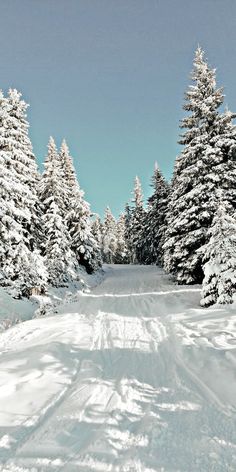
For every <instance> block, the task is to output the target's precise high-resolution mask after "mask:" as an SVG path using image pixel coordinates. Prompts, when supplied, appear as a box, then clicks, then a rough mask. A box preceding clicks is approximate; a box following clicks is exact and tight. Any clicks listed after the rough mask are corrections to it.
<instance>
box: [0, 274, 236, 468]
mask: <svg viewBox="0 0 236 472" xmlns="http://www.w3.org/2000/svg"><path fill="white" fill-rule="evenodd" d="M105 271H106V273H105V277H104V279H103V281H102V283H101V284H100V285H98V286H97V287H95V288H93V289H92V290H91V291H90V292H89V291H87V292H79V293H78V294H77V295H76V296H74V300H73V301H71V303H66V304H65V305H64V306H63V305H61V306H59V308H58V310H57V313H56V314H55V315H54V316H50V317H45V318H41V319H35V320H32V321H27V322H25V323H22V324H19V325H17V326H15V327H13V328H11V329H9V330H7V331H5V332H4V333H2V334H1V335H0V343H1V349H2V352H1V356H0V464H1V465H0V470H1V471H10V472H29V471H30V472H40V471H42V472H50V471H54V472H55V471H57V472H58V471H64V472H80V471H81V472H93V471H100V472H106V471H109V472H160V471H162V472H163V471H168V472H176V471H181V472H195V471H196V472H211V471H212V472H213V471H214V472H226V471H227V472H228V471H232V472H233V471H235V470H236V421H235V418H236V416H235V412H236V378H235V372H236V336H235V334H236V315H235V311H236V310H235V305H234V306H231V307H227V308H216V307H214V308H213V309H208V310H202V309H200V308H199V299H200V288H199V287H197V286H192V287H185V286H179V287H178V286H175V285H174V284H173V283H172V282H171V281H170V280H169V279H168V277H167V276H166V275H164V274H163V272H162V271H161V270H160V269H158V268H156V267H145V266H110V267H107V266H106V267H105Z"/></svg>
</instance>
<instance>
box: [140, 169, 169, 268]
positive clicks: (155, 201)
mask: <svg viewBox="0 0 236 472" xmlns="http://www.w3.org/2000/svg"><path fill="white" fill-rule="evenodd" d="M151 186H152V187H153V189H154V192H153V194H152V196H151V197H150V198H149V200H148V210H147V216H146V219H145V232H144V238H145V240H146V242H145V246H146V247H147V251H146V255H147V259H146V261H145V262H146V264H160V265H163V252H164V250H163V245H164V242H165V231H166V212H167V203H168V194H169V186H168V184H167V182H166V181H165V179H164V177H163V175H162V173H161V171H160V169H159V167H158V165H157V164H155V169H154V174H153V177H152V182H151Z"/></svg>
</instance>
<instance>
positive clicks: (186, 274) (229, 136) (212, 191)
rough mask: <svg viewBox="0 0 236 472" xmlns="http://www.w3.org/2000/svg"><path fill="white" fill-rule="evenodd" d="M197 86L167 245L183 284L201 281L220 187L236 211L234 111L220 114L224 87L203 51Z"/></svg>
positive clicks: (169, 263)
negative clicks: (205, 245)
mask: <svg viewBox="0 0 236 472" xmlns="http://www.w3.org/2000/svg"><path fill="white" fill-rule="evenodd" d="M192 79H193V81H194V85H191V86H190V87H189V90H188V91H187V93H186V104H185V105H184V109H185V110H186V111H188V112H190V115H189V116H187V117H186V118H184V120H183V121H182V125H181V127H182V128H186V131H185V133H184V134H183V136H182V138H181V141H180V143H181V144H183V145H184V146H185V147H184V149H183V151H182V153H181V154H180V156H179V157H178V158H177V160H176V163H175V169H174V176H173V180H172V187H171V198H170V202H169V205H168V211H167V223H168V228H167V232H166V242H165V245H164V249H165V254H164V266H165V269H166V270H167V271H168V272H170V273H172V274H174V276H175V278H176V280H177V282H178V283H187V284H189V283H200V282H201V281H202V278H203V271H202V255H201V251H198V249H199V248H200V247H202V246H203V245H204V244H206V242H207V241H208V240H209V236H208V229H209V228H210V226H211V223H212V219H213V216H214V214H215V211H216V209H217V206H218V199H217V196H216V189H217V188H222V189H223V190H224V193H225V197H226V199H227V200H228V201H229V202H230V203H231V204H232V205H233V206H234V207H235V206H236V201H235V198H236V197H235V195H236V192H235V190H236V179H235V176H236V174H235V161H234V160H233V156H234V155H235V149H236V148H235V144H236V139H235V136H236V134H235V126H233V124H232V118H233V115H232V114H231V113H230V112H225V113H223V114H220V113H219V110H218V109H219V107H220V105H221V104H222V103H223V95H222V89H221V88H220V89H217V88H216V82H215V70H211V69H210V68H209V66H208V64H207V62H206V61H205V60H204V53H203V51H202V50H201V49H200V48H198V49H197V51H196V55H195V60H194V70H193V73H192Z"/></svg>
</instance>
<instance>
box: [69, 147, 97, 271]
mask: <svg viewBox="0 0 236 472" xmlns="http://www.w3.org/2000/svg"><path fill="white" fill-rule="evenodd" d="M60 162H61V166H62V173H63V182H64V187H65V189H66V190H67V191H66V192H65V195H64V208H65V212H66V216H65V220H66V224H67V228H68V231H69V235H70V238H71V249H72V251H73V252H74V254H75V257H76V260H77V262H78V264H79V265H80V266H83V267H84V268H85V269H86V271H87V272H88V273H89V274H91V273H92V272H94V271H95V270H97V269H98V268H99V267H100V266H101V251H100V248H99V245H98V243H97V241H96V239H95V238H94V236H93V233H92V220H91V211H90V206H89V204H88V203H87V202H86V201H85V200H84V192H83V190H81V189H80V186H79V183H78V180H77V178H76V173H75V169H74V165H73V161H72V157H71V156H70V153H69V149H68V146H67V144H66V142H65V140H64V141H63V142H62V145H61V150H60Z"/></svg>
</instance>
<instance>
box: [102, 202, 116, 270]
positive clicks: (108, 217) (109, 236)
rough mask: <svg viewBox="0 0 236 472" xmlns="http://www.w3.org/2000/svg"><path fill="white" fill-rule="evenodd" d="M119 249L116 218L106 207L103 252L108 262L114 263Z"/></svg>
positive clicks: (104, 258) (105, 260)
mask: <svg viewBox="0 0 236 472" xmlns="http://www.w3.org/2000/svg"><path fill="white" fill-rule="evenodd" d="M116 251H117V227H116V220H115V218H114V216H113V215H112V212H111V210H110V208H109V207H107V208H106V211H105V218H104V223H103V241H102V254H103V261H104V262H105V263H106V264H114V262H115V258H116Z"/></svg>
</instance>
